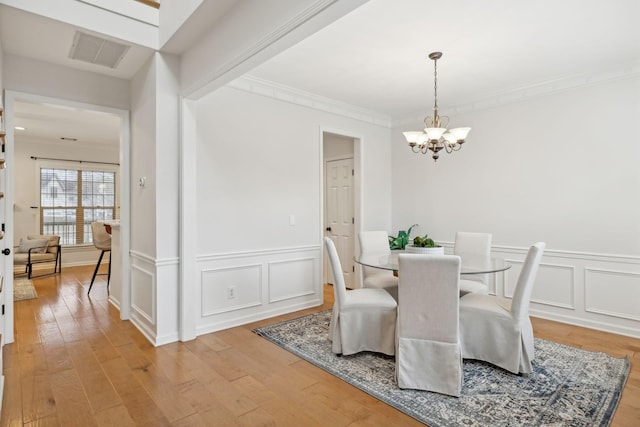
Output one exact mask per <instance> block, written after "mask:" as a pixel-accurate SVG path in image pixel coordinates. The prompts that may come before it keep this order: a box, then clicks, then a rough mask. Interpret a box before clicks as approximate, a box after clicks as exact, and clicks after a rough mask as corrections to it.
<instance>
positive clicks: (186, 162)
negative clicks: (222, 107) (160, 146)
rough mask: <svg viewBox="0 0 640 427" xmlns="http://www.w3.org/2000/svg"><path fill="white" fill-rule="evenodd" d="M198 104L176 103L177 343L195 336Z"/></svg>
mask: <svg viewBox="0 0 640 427" xmlns="http://www.w3.org/2000/svg"><path fill="white" fill-rule="evenodd" d="M197 104H198V101H196V100H192V99H186V98H182V97H181V99H180V118H181V120H180V130H179V135H180V136H179V139H180V140H179V142H178V143H179V146H180V154H179V157H180V159H179V161H180V170H179V176H180V207H179V209H180V215H179V229H180V232H179V233H178V236H179V237H178V239H179V254H180V261H181V262H180V269H179V277H180V284H179V290H178V336H179V339H180V341H188V340H192V339H195V338H196V336H197V330H196V328H197V318H196V316H197V315H196V311H195V310H193V309H192V307H196V304H197V302H198V301H197V298H196V292H197V287H196V281H197V274H196V261H197V260H196V247H195V246H196V245H195V242H196V241H197V236H198V230H197V224H198V221H197V205H198V203H197V197H198V195H197V190H196V188H197V170H196V167H195V165H196V164H197V162H196V156H197V152H196V150H197V123H196V121H197V115H196V108H197Z"/></svg>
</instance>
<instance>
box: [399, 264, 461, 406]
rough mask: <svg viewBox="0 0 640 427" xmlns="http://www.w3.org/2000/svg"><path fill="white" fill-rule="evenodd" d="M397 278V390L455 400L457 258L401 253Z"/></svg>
mask: <svg viewBox="0 0 640 427" xmlns="http://www.w3.org/2000/svg"><path fill="white" fill-rule="evenodd" d="M398 275H399V278H400V281H399V283H398V324H397V326H396V335H397V340H396V342H397V347H396V380H397V382H398V387H400V388H410V389H419V390H428V391H435V392H438V393H443V394H448V395H451V396H459V395H460V390H461V388H462V379H463V371H462V350H461V346H460V335H459V331H458V321H459V317H458V304H459V300H460V290H459V287H458V286H459V284H458V280H459V277H460V257H458V256H455V255H422V254H400V255H399V256H398Z"/></svg>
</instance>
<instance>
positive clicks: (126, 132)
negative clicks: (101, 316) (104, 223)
mask: <svg viewBox="0 0 640 427" xmlns="http://www.w3.org/2000/svg"><path fill="white" fill-rule="evenodd" d="M4 99H5V109H4V116H3V119H4V124H5V127H6V132H7V135H6V146H5V147H6V150H5V156H6V157H5V158H7V159H9V160H10V161H13V159H14V144H15V141H14V139H13V136H14V135H13V115H14V111H15V101H16V100H25V101H28V102H33V103H40V104H53V105H60V106H64V107H70V108H73V109H78V110H92V111H99V112H102V113H108V114H113V115H114V116H117V117H119V118H120V120H121V124H120V177H121V179H120V185H119V187H118V190H119V193H120V219H121V222H122V225H121V236H122V249H123V250H122V271H123V274H122V278H121V280H122V292H123V297H122V305H121V311H120V318H121V319H127V318H128V308H129V302H130V298H129V293H130V286H129V285H130V280H129V277H128V274H124V272H125V271H129V241H130V238H131V237H130V230H129V226H128V224H129V217H130V209H131V208H130V206H131V204H130V191H129V187H130V185H129V182H130V178H129V175H130V173H131V171H130V163H129V159H130V157H131V155H130V153H131V129H130V126H129V111H128V110H123V109H120V108H113V107H106V106H103V105H97V104H89V103H86V102H80V101H73V100H69V99H62V98H55V97H50V96H43V95H35V94H31V93H26V92H19V91H12V90H5V92H4ZM7 171H11V168H8V169H6V170H5V178H6V179H5V188H13V185H14V183H13V182H14V174H13V173H6V172H7ZM5 192H6V191H5ZM10 199H11V200H8V198H7V197H5V198H4V203H5V204H8V203H11V204H13V195H11V197H10ZM5 206H6V205H5ZM5 223H7V224H13V223H14V218H13V209H5ZM11 228H12V227H8V230H7V232H5V236H4V240H5V241H7V242H13V230H12V229H11ZM4 262H5V266H7V265H11V266H12V265H13V256H12V255H10V256H7V257H5V260H4ZM5 278H6V279H7V280H5V290H4V292H3V294H4V295H5V296H6V295H13V268H12V267H11V268H5ZM4 303H5V322H4V327H5V330H4V331H2V332H3V338H4V341H5V343H11V342H13V340H14V335H13V327H14V319H13V318H14V307H13V303H14V302H13V298H9V299H7V298H5V301H4Z"/></svg>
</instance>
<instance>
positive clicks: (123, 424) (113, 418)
mask: <svg viewBox="0 0 640 427" xmlns="http://www.w3.org/2000/svg"><path fill="white" fill-rule="evenodd" d="M96 422H97V423H98V425H99V426H100V427H135V425H136V423H135V421H133V419H132V418H131V416H130V415H129V411H127V408H126V407H125V406H124V405H118V406H114V407H112V408H109V409H105V410H104V411H100V412H98V413H96Z"/></svg>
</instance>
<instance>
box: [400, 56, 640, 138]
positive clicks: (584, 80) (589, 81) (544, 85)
mask: <svg viewBox="0 0 640 427" xmlns="http://www.w3.org/2000/svg"><path fill="white" fill-rule="evenodd" d="M638 77H640V62H635V63H630V64H625V65H622V66H619V67H617V68H615V69H608V70H605V71H600V72H597V73H581V74H575V75H571V76H564V77H559V78H556V79H551V80H547V81H544V82H538V83H533V84H529V85H525V86H521V87H519V88H514V89H509V90H505V91H503V92H500V93H498V94H494V95H489V96H486V97H482V98H479V99H477V100H475V101H472V102H469V103H465V104H460V105H457V106H454V107H449V108H443V109H441V115H449V116H452V115H454V114H461V113H469V112H473V111H480V110H486V109H488V108H494V107H499V106H502V105H509V104H513V103H516V102H522V101H527V100H530V99H534V98H539V97H543V96H550V95H555V94H558V93H562V92H566V91H570V90H574V89H582V88H586V87H591V86H596V85H599V84H603V83H610V82H614V81H618V80H627V79H634V78H638ZM424 116H425V113H424V112H423V113H414V114H412V115H410V116H406V117H403V118H401V119H397V120H393V122H392V126H393V127H400V126H405V125H411V124H415V123H416V122H422V120H424Z"/></svg>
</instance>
